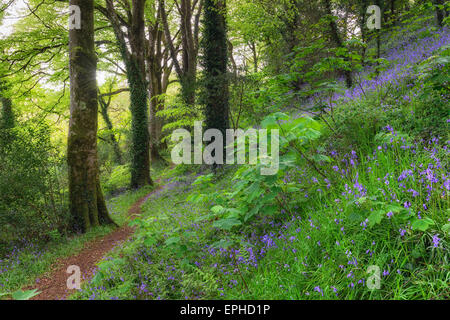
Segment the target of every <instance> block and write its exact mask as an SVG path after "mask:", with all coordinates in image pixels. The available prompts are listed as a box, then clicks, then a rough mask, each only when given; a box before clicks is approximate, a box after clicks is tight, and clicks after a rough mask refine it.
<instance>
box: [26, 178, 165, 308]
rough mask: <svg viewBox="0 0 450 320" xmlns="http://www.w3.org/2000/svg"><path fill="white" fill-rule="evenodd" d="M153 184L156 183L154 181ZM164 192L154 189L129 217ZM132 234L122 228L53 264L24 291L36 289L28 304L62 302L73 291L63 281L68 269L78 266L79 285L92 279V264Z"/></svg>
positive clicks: (125, 227) (131, 231)
mask: <svg viewBox="0 0 450 320" xmlns="http://www.w3.org/2000/svg"><path fill="white" fill-rule="evenodd" d="M156 183H159V181H157V182H156ZM161 189H164V186H159V187H157V188H155V189H154V190H153V191H152V192H150V193H149V194H147V195H146V196H144V197H142V198H141V199H139V201H137V202H136V203H135V204H134V205H133V206H132V207H131V208H130V209H129V210H128V215H129V216H135V215H139V214H141V213H142V210H141V206H142V205H143V204H144V203H145V202H146V201H147V200H148V199H149V198H150V197H151V196H152V195H153V194H154V193H157V192H159V191H160V190H161ZM133 232H134V228H132V227H129V226H128V225H124V226H122V227H120V228H118V229H116V230H114V231H113V232H112V233H110V234H107V235H105V236H103V237H99V238H97V239H95V240H93V241H91V242H89V243H87V244H86V245H85V247H84V248H83V249H82V250H81V251H80V252H79V253H78V254H76V255H73V256H71V257H67V258H64V259H59V260H57V261H56V262H55V263H54V265H53V266H52V267H51V270H50V271H49V272H47V273H46V274H45V275H44V276H43V278H42V279H39V282H38V283H37V284H36V285H35V286H31V287H28V288H27V290H32V289H37V290H38V291H39V292H41V293H40V294H38V295H37V296H35V297H34V298H32V299H31V300H64V299H66V298H67V297H69V296H70V295H71V294H72V293H74V292H75V290H69V289H68V288H67V279H68V278H69V277H70V276H71V275H70V274H68V273H67V268H68V267H69V266H78V267H80V270H81V281H82V282H84V281H89V280H90V279H91V278H92V276H93V275H94V271H95V269H96V264H97V263H98V262H100V261H101V260H102V259H103V258H104V257H105V256H106V255H107V254H108V253H109V252H110V251H111V250H112V249H114V247H116V246H117V245H120V244H122V243H124V242H125V241H126V240H128V239H129V238H130V237H131V235H132V234H133Z"/></svg>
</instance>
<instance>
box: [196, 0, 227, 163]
mask: <svg viewBox="0 0 450 320" xmlns="http://www.w3.org/2000/svg"><path fill="white" fill-rule="evenodd" d="M225 14H226V2H225V0H205V12H204V20H203V24H204V35H203V37H204V38H203V41H202V44H203V50H204V53H203V67H204V69H205V108H206V109H205V113H206V127H207V129H218V130H220V131H221V132H222V134H223V136H224V137H225V134H226V129H228V128H229V127H230V126H229V87H228V85H229V79H228V74H227V64H228V49H227V25H226V18H225ZM224 157H225V152H224Z"/></svg>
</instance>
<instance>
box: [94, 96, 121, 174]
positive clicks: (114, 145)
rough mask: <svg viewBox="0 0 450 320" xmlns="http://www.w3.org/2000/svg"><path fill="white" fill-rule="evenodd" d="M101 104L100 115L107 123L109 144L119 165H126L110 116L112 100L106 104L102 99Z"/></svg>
mask: <svg viewBox="0 0 450 320" xmlns="http://www.w3.org/2000/svg"><path fill="white" fill-rule="evenodd" d="M99 102H100V114H101V115H102V118H103V121H105V124H106V128H107V129H108V131H109V142H110V144H111V146H112V148H113V152H114V160H115V162H116V163H117V164H120V165H122V164H123V163H124V162H123V157H122V152H121V151H120V147H119V142H118V141H117V139H116V136H115V134H114V132H113V129H114V127H113V124H112V122H111V119H110V118H109V114H108V108H109V105H110V103H111V100H108V102H106V101H104V99H103V98H102V97H100V99H99Z"/></svg>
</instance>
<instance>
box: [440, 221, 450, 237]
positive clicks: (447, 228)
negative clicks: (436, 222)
mask: <svg viewBox="0 0 450 320" xmlns="http://www.w3.org/2000/svg"><path fill="white" fill-rule="evenodd" d="M442 230H443V231H444V232H445V233H447V234H448V235H450V223H447V224H444V225H443V226H442Z"/></svg>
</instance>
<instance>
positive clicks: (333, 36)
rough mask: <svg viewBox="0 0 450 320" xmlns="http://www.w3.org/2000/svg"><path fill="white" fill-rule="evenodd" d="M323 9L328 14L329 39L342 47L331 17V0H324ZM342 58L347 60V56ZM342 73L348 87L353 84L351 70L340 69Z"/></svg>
mask: <svg viewBox="0 0 450 320" xmlns="http://www.w3.org/2000/svg"><path fill="white" fill-rule="evenodd" d="M325 10H326V14H327V15H329V16H330V23H329V26H330V33H331V39H332V40H333V42H334V43H335V44H336V46H337V47H338V48H343V47H344V44H343V42H342V40H341V37H340V36H339V30H338V27H337V25H336V22H335V21H334V19H332V18H333V12H332V11H331V2H330V0H325ZM344 60H345V61H346V62H348V58H347V57H345V58H344ZM341 72H342V74H343V75H344V77H345V83H346V85H347V87H348V88H351V87H352V86H353V79H352V72H351V71H350V70H341Z"/></svg>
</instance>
